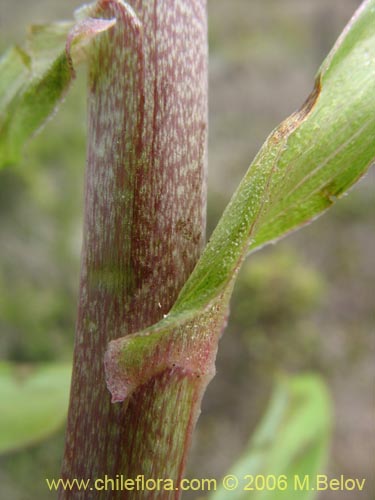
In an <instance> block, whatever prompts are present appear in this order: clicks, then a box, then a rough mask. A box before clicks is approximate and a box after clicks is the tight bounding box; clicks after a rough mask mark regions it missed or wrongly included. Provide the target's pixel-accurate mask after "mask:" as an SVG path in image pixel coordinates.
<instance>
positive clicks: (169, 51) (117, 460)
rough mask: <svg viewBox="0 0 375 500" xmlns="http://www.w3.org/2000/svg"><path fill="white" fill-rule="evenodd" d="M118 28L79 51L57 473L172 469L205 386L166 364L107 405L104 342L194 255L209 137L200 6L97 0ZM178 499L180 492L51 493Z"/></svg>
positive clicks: (127, 327)
mask: <svg viewBox="0 0 375 500" xmlns="http://www.w3.org/2000/svg"><path fill="white" fill-rule="evenodd" d="M94 11H95V17H103V18H106V19H112V18H116V20H117V22H116V25H115V26H114V27H113V28H111V29H110V30H109V31H108V32H107V33H104V34H102V35H101V36H100V37H99V39H98V40H96V41H94V42H93V47H92V48H91V52H90V58H89V97H88V113H89V116H88V123H89V131H88V156H87V158H88V160H87V171H86V199H85V223H84V244H83V256H82V268H81V284H80V298H79V312H78V321H77V331H76V343H75V354H74V368H73V381H72V389H71V399H70V408H69V417H68V428H67V437H66V448H65V455H64V461H63V468H62V477H64V478H70V479H73V478H79V479H80V478H91V479H92V480H94V479H98V478H99V479H101V478H104V476H105V475H107V476H108V477H109V478H113V479H115V478H116V475H117V474H119V475H122V476H123V478H135V477H136V476H137V475H139V474H144V475H145V476H146V477H153V478H171V479H173V480H175V481H178V480H179V478H181V477H182V474H183V470H184V465H185V462H186V455H187V451H188V449H189V444H190V439H191V432H192V429H193V427H194V424H195V421H196V418H197V415H198V412H199V405H200V400H201V397H202V393H203V390H204V386H203V385H202V382H201V381H200V380H198V379H196V378H195V377H193V376H191V374H189V372H188V371H183V370H179V369H175V370H166V371H165V372H164V373H161V374H159V375H158V376H157V377H154V378H153V379H152V380H151V381H149V382H148V383H146V384H144V385H143V386H141V387H140V388H138V389H137V391H136V392H135V393H134V394H133V395H132V397H131V398H130V399H129V400H126V401H125V402H124V403H117V404H113V403H111V395H110V393H109V391H108V389H107V387H106V384H105V376H104V365H103V357H104V353H105V351H106V349H107V346H108V342H109V341H110V340H112V339H115V338H117V337H120V336H124V335H127V334H129V333H133V332H136V331H139V330H142V329H143V328H145V327H147V326H149V325H151V324H153V323H156V322H157V321H159V320H160V319H161V318H162V317H163V314H166V313H167V312H168V311H169V309H170V308H171V306H172V305H173V303H174V301H175V299H176V297H177V295H178V292H179V291H180V289H181V287H182V286H183V284H184V283H185V281H186V279H187V277H188V276H189V274H190V273H191V271H192V269H193V267H194V265H195V263H196V261H197V259H198V257H199V255H200V252H201V250H202V245H203V242H204V232H205V203H206V192H205V190H206V150H207V147H206V143H207V34H206V31H207V25H206V6H205V0H131V1H129V2H128V4H127V5H125V4H124V3H123V2H122V1H121V0H100V1H98V4H97V6H96V7H95V8H94ZM59 498H61V499H63V498H64V499H65V498H95V499H97V498H110V499H116V498H127V499H146V498H147V499H148V498H160V499H169V498H170V499H172V498H173V499H175V498H179V492H178V491H175V490H174V491H160V490H159V491H153V492H150V491H149V492H146V491H134V490H133V491H117V492H116V491H110V490H107V491H104V490H102V491H94V492H93V491H90V492H82V491H81V492H79V491H78V490H76V491H72V492H68V491H62V490H61V491H60V492H59Z"/></svg>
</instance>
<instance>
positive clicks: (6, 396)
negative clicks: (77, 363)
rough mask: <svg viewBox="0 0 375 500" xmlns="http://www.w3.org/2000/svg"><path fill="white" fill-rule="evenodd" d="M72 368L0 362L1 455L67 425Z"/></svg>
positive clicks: (61, 365)
mask: <svg viewBox="0 0 375 500" xmlns="http://www.w3.org/2000/svg"><path fill="white" fill-rule="evenodd" d="M70 374H71V366H70V365H67V364H57V363H56V364H52V363H50V364H40V365H21V364H15V363H8V362H4V361H2V362H0V453H6V452H9V451H13V450H16V449H18V448H22V447H24V446H27V445H30V444H34V443H36V442H38V441H41V440H42V439H44V438H46V437H48V436H49V435H51V434H52V433H53V432H55V431H56V430H57V429H59V428H60V427H61V426H62V425H63V423H64V422H65V419H66V415H67V410H68V401H69V387H70Z"/></svg>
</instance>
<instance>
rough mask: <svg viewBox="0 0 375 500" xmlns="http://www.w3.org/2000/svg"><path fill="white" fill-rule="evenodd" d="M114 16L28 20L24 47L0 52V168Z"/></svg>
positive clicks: (49, 110) (16, 153)
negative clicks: (31, 22) (41, 21)
mask: <svg viewBox="0 0 375 500" xmlns="http://www.w3.org/2000/svg"><path fill="white" fill-rule="evenodd" d="M91 10H92V13H94V10H93V8H92V9H91ZM87 12H88V13H90V11H89V10H87ZM115 22H116V21H115V20H114V19H109V20H108V19H92V18H86V19H82V20H80V21H78V22H77V23H74V22H60V23H53V24H48V25H41V26H32V27H31V29H30V34H29V38H28V40H27V43H26V44H25V47H22V48H20V47H13V48H11V49H9V50H8V51H7V52H6V53H5V54H4V55H3V56H2V58H1V59H0V168H1V167H3V166H5V165H7V164H10V163H15V162H17V161H18V160H19V158H20V155H21V150H22V147H23V145H24V143H25V142H26V140H27V139H28V138H29V137H30V136H31V135H32V134H33V133H35V132H36V131H37V130H38V129H39V128H40V127H41V126H42V125H43V124H44V123H45V121H46V119H47V118H48V117H50V116H51V115H52V114H53V113H54V112H55V111H56V109H57V105H58V104H59V102H60V101H61V100H62V98H63V97H64V95H65V94H66V92H67V90H68V88H69V85H70V83H71V81H72V79H73V78H74V76H75V73H74V69H73V68H74V66H76V65H77V64H78V63H79V62H81V61H83V60H84V58H85V53H86V49H87V45H88V43H89V41H90V40H91V39H92V38H93V37H95V36H97V35H98V34H99V33H101V32H103V31H105V30H107V29H109V28H111V27H112V26H113V25H114V24H115Z"/></svg>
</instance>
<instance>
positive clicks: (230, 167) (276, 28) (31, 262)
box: [0, 0, 375, 500]
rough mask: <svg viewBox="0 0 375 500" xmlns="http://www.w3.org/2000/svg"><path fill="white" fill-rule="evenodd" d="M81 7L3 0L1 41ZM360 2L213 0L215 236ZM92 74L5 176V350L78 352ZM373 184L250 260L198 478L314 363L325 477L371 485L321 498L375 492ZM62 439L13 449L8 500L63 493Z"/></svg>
mask: <svg viewBox="0 0 375 500" xmlns="http://www.w3.org/2000/svg"><path fill="white" fill-rule="evenodd" d="M80 4H81V1H80V0H64V1H61V0H17V1H10V0H0V49H1V50H3V49H5V47H7V46H9V45H10V44H13V43H17V42H22V40H23V38H24V34H25V30H26V27H27V25H28V24H30V23H33V22H34V23H35V22H41V21H49V20H55V19H64V18H67V19H69V18H71V14H72V11H73V9H74V8H75V7H77V6H79V5H80ZM359 4H360V1H359V0H230V1H228V0H208V14H209V43H210V81H209V84H210V103H209V104H210V139H209V206H208V229H209V232H210V231H212V229H213V228H214V226H215V224H216V222H217V220H218V218H219V217H220V214H221V213H222V211H223V209H224V207H225V206H226V204H227V202H228V201H229V198H230V196H231V193H232V192H233V190H234V189H235V187H236V186H237V184H238V183H239V181H240V179H241V178H242V176H243V174H244V172H245V171H246V169H247V167H248V165H249V163H250V161H251V160H252V158H253V157H254V155H255V154H256V152H257V150H258V149H259V147H260V146H261V144H262V142H263V141H264V139H265V138H266V136H267V135H268V134H269V132H270V131H271V130H272V129H273V128H274V127H275V126H276V125H277V124H278V123H279V122H280V121H281V120H282V119H283V118H285V117H286V116H287V115H289V114H290V113H291V112H293V111H294V110H295V109H297V108H298V107H299V106H300V105H301V103H302V102H303V101H304V100H305V98H306V97H307V95H308V94H309V92H310V90H311V89H312V86H313V81H314V76H315V74H316V72H317V70H318V68H319V66H320V63H321V62H322V60H323V58H324V57H325V55H326V54H327V52H328V51H329V49H330V48H331V46H332V44H333V43H334V41H335V40H336V38H337V36H338V35H339V33H340V32H341V30H342V28H343V27H344V25H345V24H346V22H347V21H348V19H349V18H350V16H351V15H352V13H353V12H354V10H355V9H356V8H357V7H358V5H359ZM80 76H81V78H78V80H77V81H76V83H75V85H74V88H73V91H72V92H71V93H70V94H69V96H68V97H67V99H66V102H65V103H64V105H63V106H62V109H61V111H60V112H59V114H58V116H57V117H56V118H54V119H53V120H52V121H51V122H50V123H49V124H48V127H47V128H46V129H45V130H44V131H43V132H42V133H41V134H39V135H38V137H37V138H36V140H33V141H32V142H30V145H29V146H28V147H27V149H26V154H25V155H24V160H23V162H22V164H20V165H18V166H17V167H15V168H11V169H7V170H4V171H1V172H0V242H1V244H0V331H1V335H0V352H1V359H8V360H12V361H18V362H37V361H52V360H60V361H61V360H65V361H68V360H70V359H71V355H72V346H73V335H74V323H75V315H76V298H77V290H78V272H79V255H80V245H81V226H82V220H81V219H82V204H83V201H82V198H83V197H82V189H83V170H84V165H85V123H86V118H85V94H84V90H85V83H84V78H83V76H84V75H83V72H81V75H80ZM374 179H375V177H374V169H372V171H371V172H370V173H369V174H368V175H367V176H366V177H365V178H364V179H363V180H362V181H361V182H360V183H359V184H358V185H357V186H356V187H355V188H354V189H352V191H351V193H350V195H349V196H347V197H345V198H344V199H342V200H340V201H339V202H338V203H337V205H335V206H334V207H333V208H332V209H331V210H330V211H329V212H328V213H327V214H325V215H324V216H322V217H321V218H320V219H319V220H318V221H316V222H315V223H314V224H313V225H311V226H309V227H307V228H304V229H303V230H301V231H300V232H297V233H295V234H293V235H292V236H289V237H288V238H287V239H285V240H283V241H282V242H280V243H278V244H277V245H275V246H271V247H268V248H266V249H264V250H262V251H261V252H259V253H256V254H254V255H253V256H251V258H249V259H248V261H247V263H246V264H245V266H244V268H243V269H242V272H241V274H240V277H239V280H238V283H237V286H236V289H235V292H234V296H233V300H232V306H231V318H230V322H229V326H228V328H227V330H226V333H225V335H224V336H223V338H222V340H221V342H220V349H219V355H218V360H217V375H216V377H215V379H214V380H213V382H212V383H211V384H210V386H209V388H208V391H207V393H206V396H205V399H204V402H203V408H202V415H201V417H200V420H199V424H198V427H197V430H196V433H195V437H194V443H193V450H192V454H191V456H190V460H189V466H188V474H189V476H191V477H217V478H220V477H221V476H222V475H223V474H224V473H225V472H226V471H227V470H228V468H229V467H230V466H231V464H232V463H233V462H234V461H235V460H236V458H237V457H238V456H239V454H240V453H241V450H242V448H243V446H244V444H245V443H246V441H247V440H248V437H249V436H250V434H251V432H252V430H253V429H254V427H255V426H256V424H257V422H258V421H259V418H260V417H261V415H262V412H263V411H264V408H265V405H266V404H267V401H268V398H269V395H270V390H271V388H272V384H273V379H274V375H275V374H276V373H279V372H285V371H287V372H300V371H314V372H319V373H320V374H321V375H322V376H323V378H324V380H325V381H326V383H327V385H328V387H329V390H330V392H331V395H332V399H333V404H334V413H335V415H334V419H335V423H334V431H333V440H332V446H331V453H330V457H329V462H328V466H327V473H328V474H331V475H333V476H340V475H341V474H344V475H345V476H349V477H354V478H362V477H365V478H366V479H367V488H366V491H363V492H362V493H359V492H356V493H355V494H354V493H350V492H347V493H345V492H323V493H322V494H321V495H320V497H319V498H320V499H321V500H331V499H336V498H340V499H343V500H345V499H347V498H348V499H349V498H350V499H354V498H361V499H366V500H372V499H373V498H374V474H373V473H374V470H375V458H374V457H375V426H374V380H375V372H374V351H375V349H374V347H375V345H374V325H375V317H374V283H375V265H374V250H375V232H374V209H375V197H374V188H375V182H374ZM63 439H64V431H63V429H62V430H61V431H60V432H58V433H57V434H55V435H53V436H51V437H50V438H49V439H47V440H45V441H43V442H42V443H40V444H38V445H35V446H31V447H29V448H27V449H26V450H22V451H19V452H14V453H11V454H8V455H6V456H2V457H0V492H1V494H0V496H1V498H7V499H10V500H30V499H35V498H38V499H45V498H46V499H47V498H52V497H53V496H54V495H53V494H51V493H49V492H48V491H47V489H46V487H45V483H44V478H45V477H53V476H55V477H58V476H59V468H60V459H61V454H62V447H63ZM38 478H41V479H40V480H38ZM195 497H196V496H195ZM185 498H189V497H188V495H187V496H186V497H185ZM191 498H194V495H192V496H191Z"/></svg>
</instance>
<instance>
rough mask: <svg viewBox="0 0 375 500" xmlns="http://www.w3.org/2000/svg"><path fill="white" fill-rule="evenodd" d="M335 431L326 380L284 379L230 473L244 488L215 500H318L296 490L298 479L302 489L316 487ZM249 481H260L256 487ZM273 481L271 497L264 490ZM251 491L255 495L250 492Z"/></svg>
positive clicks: (221, 493)
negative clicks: (305, 484) (307, 485)
mask: <svg viewBox="0 0 375 500" xmlns="http://www.w3.org/2000/svg"><path fill="white" fill-rule="evenodd" d="M330 428H331V405H330V400H329V396H328V394H327V390H326V388H325V386H324V384H323V382H322V380H321V379H320V378H319V377H317V376H313V375H301V376H296V377H292V378H283V379H281V380H280V381H279V382H278V383H277V386H276V388H275V391H274V394H273V396H272V398H271V401H270V404H269V407H268V410H267V412H266V414H265V416H264V418H263V420H262V421H261V423H260V425H259V427H258V429H257V430H256V432H255V434H254V435H253V437H252V438H251V440H250V442H249V444H248V446H247V448H246V450H245V451H244V453H243V455H242V457H241V458H240V460H239V461H238V462H237V463H236V464H235V465H234V467H233V468H232V469H231V470H230V471H229V474H233V475H234V476H235V477H236V478H237V479H238V481H239V486H238V488H236V489H235V490H234V491H228V490H226V489H224V488H223V487H219V488H218V490H217V491H216V492H215V493H214V494H213V495H212V496H211V497H210V500H227V499H228V498H230V499H233V500H266V499H267V500H294V499H295V500H297V499H298V500H312V499H313V498H314V496H315V494H316V492H315V491H310V490H300V489H298V488H295V484H294V481H295V476H298V477H299V478H300V481H301V484H302V483H303V481H304V478H305V475H308V476H309V479H310V487H314V484H315V483H314V480H315V478H316V475H317V474H319V473H322V470H323V468H324V465H325V461H326V458H327V454H328V447H329V437H330ZM249 475H251V476H254V482H253V483H252V484H250V479H249ZM257 475H259V476H261V477H260V479H259V482H257V481H255V477H256V476H257ZM267 477H268V478H269V479H268V482H269V487H270V489H271V491H270V490H267V488H266V487H265V488H263V481H264V480H265V481H266V485H267ZM284 477H285V481H284V480H283V478H284ZM278 478H281V479H280V481H281V482H280V490H283V489H284V487H285V486H287V488H286V489H285V490H284V491H280V490H279V489H278V487H277V485H278ZM256 483H258V487H259V490H260V491H256V487H255V485H256ZM246 485H248V486H252V487H253V488H254V490H253V491H244V488H245V487H246ZM275 485H276V488H275V489H273V488H274V486H275Z"/></svg>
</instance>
